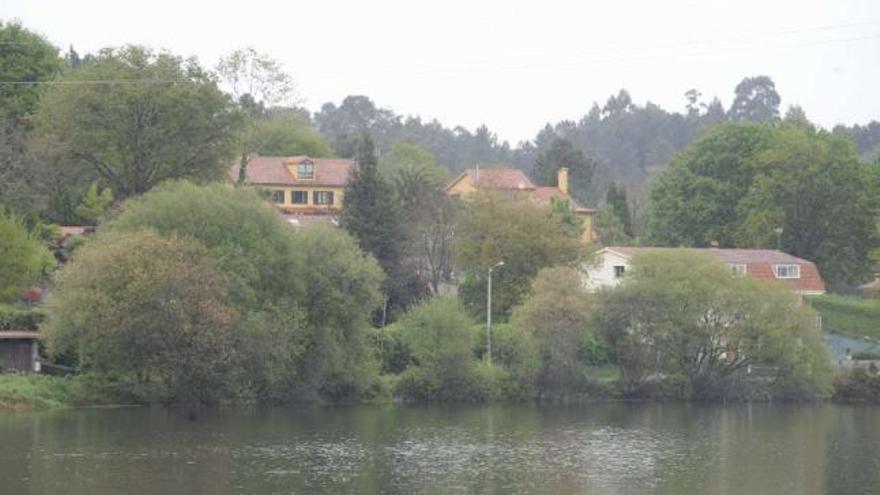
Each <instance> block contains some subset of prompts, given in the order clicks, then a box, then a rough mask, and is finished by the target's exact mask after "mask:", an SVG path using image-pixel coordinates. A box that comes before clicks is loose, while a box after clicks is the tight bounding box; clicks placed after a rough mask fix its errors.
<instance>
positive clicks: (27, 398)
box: [0, 368, 880, 412]
mask: <svg viewBox="0 0 880 495" xmlns="http://www.w3.org/2000/svg"><path fill="white" fill-rule="evenodd" d="M675 385H676V384H675V383H673V382H662V383H661V382H657V383H654V385H653V386H651V387H647V388H646V389H645V390H644V391H643V393H641V394H638V395H636V396H634V395H631V394H630V395H627V394H624V393H623V392H622V391H621V390H620V389H619V387H618V384H617V383H613V382H607V381H606V382H605V383H602V384H596V386H595V387H594V388H593V389H591V390H589V391H587V390H582V391H580V393H573V394H570V395H566V396H565V397H564V398H560V397H555V398H552V397H534V398H532V399H522V400H491V399H485V400H474V401H443V400H435V401H418V400H406V399H404V398H401V397H392V396H390V395H389V396H387V397H386V399H385V400H382V399H377V398H374V399H373V400H369V401H363V402H362V403H363V404H382V403H408V404H413V405H416V404H423V403H433V404H443V403H467V402H473V403H497V404H503V403H546V404H555V403H558V404H596V403H603V402H618V401H624V402H631V401H637V402H682V403H686V402H692V400H690V399H688V398H685V397H681V396H680V395H677V394H676V392H675V389H677V388H678V387H676V386H675ZM117 388H118V387H114V386H113V385H112V384H110V383H108V382H105V381H102V380H100V379H97V378H95V377H93V376H88V375H81V376H67V377H57V376H49V375H33V374H29V375H22V374H0V411H15V412H31V411H46V410H57V409H67V408H74V407H88V406H108V405H117V404H133V403H139V404H144V403H149V402H151V401H148V400H147V401H145V400H133V398H134V397H135V396H134V395H133V394H131V393H120V391H119V390H117ZM142 399H143V397H142ZM739 401H740V400H733V402H739ZM741 401H743V402H767V401H769V399H764V400H762V399H761V398H760V397H751V398H743V399H741ZM816 401H817V402H823V399H821V398H818V399H816ZM825 401H829V402H838V403H880V374H877V373H874V372H871V371H868V370H867V369H862V368H859V369H855V370H853V371H846V372H840V373H838V375H837V376H836V377H835V380H834V385H833V390H832V392H831V394H830V395H829V397H827V399H825ZM701 402H705V401H701ZM709 402H712V401H709ZM717 402H727V401H722V400H718V401H717ZM783 402H784V400H783ZM808 402H809V401H808ZM226 404H227V405H236V404H253V401H243V402H234V403H233V402H227V403H226ZM348 404H349V405H354V404H353V403H348Z"/></svg>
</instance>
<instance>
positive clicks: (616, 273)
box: [614, 265, 626, 278]
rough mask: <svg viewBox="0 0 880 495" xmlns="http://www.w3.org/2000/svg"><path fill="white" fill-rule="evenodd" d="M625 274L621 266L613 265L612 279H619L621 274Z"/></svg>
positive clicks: (623, 267)
mask: <svg viewBox="0 0 880 495" xmlns="http://www.w3.org/2000/svg"><path fill="white" fill-rule="evenodd" d="M624 273H626V267H625V266H623V265H615V266H614V278H621V277H623V274H624Z"/></svg>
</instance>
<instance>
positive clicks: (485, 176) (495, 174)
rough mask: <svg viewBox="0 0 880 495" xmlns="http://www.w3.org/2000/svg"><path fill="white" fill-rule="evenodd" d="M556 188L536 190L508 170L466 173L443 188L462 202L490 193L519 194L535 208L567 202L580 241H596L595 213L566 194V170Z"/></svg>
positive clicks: (522, 176) (522, 175) (561, 171)
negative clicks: (581, 225)
mask: <svg viewBox="0 0 880 495" xmlns="http://www.w3.org/2000/svg"><path fill="white" fill-rule="evenodd" d="M556 179H557V182H556V183H557V186H556V187H544V186H536V185H535V184H534V183H533V182H532V181H531V180H529V178H528V177H527V176H526V174H525V173H523V171H522V170H519V169H516V168H510V167H490V168H485V167H483V168H481V167H480V166H479V165H477V167H476V168H473V169H468V170H465V171H464V172H462V173H461V174H460V175H459V176H458V177H456V178H455V179H453V180H452V181H451V182H449V184H447V185H446V188H445V191H446V194H448V195H450V196H453V197H461V198H466V197H467V196H469V195H471V194H474V193H476V192H477V191H480V190H493V191H500V192H503V193H510V194H522V195H525V196H526V197H528V198H529V199H531V200H532V201H535V202H536V203H539V204H549V203H550V202H551V201H552V200H553V199H567V200H568V202H569V204H570V205H571V206H572V208H573V210H574V212H575V214H576V215H577V216H578V217H580V219H581V220H582V221H583V223H584V231H583V234H582V236H581V240H582V241H584V242H591V241H594V240H596V234H595V231H594V230H593V219H594V217H595V215H596V210H595V209H593V208H585V207H583V206H580V205H578V204H577V203H576V202H575V201H574V200H573V199H572V198H571V196H569V194H568V168H565V167H563V168H560V169H559V172H558V175H557V178H556Z"/></svg>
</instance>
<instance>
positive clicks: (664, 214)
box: [648, 124, 880, 283]
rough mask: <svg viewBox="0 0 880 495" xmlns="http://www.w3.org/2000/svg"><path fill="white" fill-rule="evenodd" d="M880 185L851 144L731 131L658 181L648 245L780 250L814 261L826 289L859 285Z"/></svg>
mask: <svg viewBox="0 0 880 495" xmlns="http://www.w3.org/2000/svg"><path fill="white" fill-rule="evenodd" d="M878 181H880V175H878V173H877V171H876V170H872V169H871V168H870V167H869V166H868V165H866V164H864V163H862V162H861V161H860V160H859V158H858V155H857V154H856V152H855V149H854V147H853V146H852V145H851V143H850V142H848V141H847V140H845V139H841V138H839V137H837V136H834V135H831V134H828V133H827V132H824V131H817V130H815V129H813V128H812V127H808V126H804V125H798V124H784V125H781V126H771V125H761V124H728V125H724V126H720V127H718V128H716V129H715V130H713V131H711V132H709V133H708V134H706V135H705V136H704V137H702V138H701V139H699V140H698V141H697V142H695V143H694V144H693V145H692V146H690V147H689V148H688V149H687V150H686V151H685V152H684V153H682V154H681V155H679V156H677V157H676V158H675V160H673V162H672V164H671V165H670V168H669V170H668V171H666V172H665V173H663V174H662V175H661V176H660V177H659V178H658V180H657V181H656V183H655V184H654V185H653V187H652V190H651V211H650V216H649V223H648V236H649V239H650V241H652V242H653V243H656V244H659V245H667V246H696V247H705V246H708V245H710V244H711V243H713V242H717V243H718V244H719V245H720V246H721V247H749V248H755V247H765V248H776V247H779V248H780V249H782V250H783V251H785V252H788V253H791V254H793V255H795V256H799V257H802V258H805V259H809V260H812V261H815V262H816V263H817V264H818V266H819V269H820V270H821V272H822V275H823V277H824V278H825V280H826V281H827V282H830V283H838V282H842V283H853V282H858V281H860V280H863V279H864V278H866V277H867V276H868V275H869V272H870V267H871V261H870V259H869V258H868V253H869V252H870V250H871V249H872V248H873V247H874V246H876V243H877V231H876V227H875V221H876V218H877V215H878V211H880V210H878V207H880V195H878V191H880V182H878ZM777 229H781V232H777Z"/></svg>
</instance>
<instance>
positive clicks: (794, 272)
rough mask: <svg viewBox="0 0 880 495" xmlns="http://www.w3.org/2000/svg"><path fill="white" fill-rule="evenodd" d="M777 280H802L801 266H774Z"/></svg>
mask: <svg viewBox="0 0 880 495" xmlns="http://www.w3.org/2000/svg"><path fill="white" fill-rule="evenodd" d="M773 272H774V273H775V274H776V278H801V267H800V265H773Z"/></svg>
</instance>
